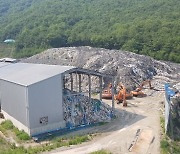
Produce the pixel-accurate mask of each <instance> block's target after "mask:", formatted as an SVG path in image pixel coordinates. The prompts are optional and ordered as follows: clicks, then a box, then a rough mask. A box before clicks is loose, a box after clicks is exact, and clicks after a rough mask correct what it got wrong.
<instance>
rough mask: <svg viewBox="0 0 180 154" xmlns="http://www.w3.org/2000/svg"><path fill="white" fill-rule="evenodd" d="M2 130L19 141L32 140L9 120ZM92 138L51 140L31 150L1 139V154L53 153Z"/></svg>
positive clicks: (79, 137) (2, 125) (0, 125)
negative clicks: (57, 149)
mask: <svg viewBox="0 0 180 154" xmlns="http://www.w3.org/2000/svg"><path fill="white" fill-rule="evenodd" d="M0 130H3V133H4V132H5V133H7V134H8V131H11V132H13V133H14V134H15V135H16V137H17V138H18V139H19V140H22V141H26V140H29V139H30V137H29V136H28V134H26V133H25V132H24V131H19V130H18V129H17V128H16V127H14V126H13V124H12V122H11V121H9V120H6V121H4V122H2V123H1V124H0ZM10 134H11V133H10ZM91 138H92V137H91V135H82V136H72V137H66V138H62V137H56V138H54V139H50V140H49V141H48V142H47V143H46V144H43V145H40V146H37V147H29V148H24V147H16V146H15V145H14V144H13V145H10V144H9V143H7V142H6V141H4V139H1V138H0V154H15V153H16V154H37V153H41V152H45V151H51V150H53V149H56V148H59V147H63V146H70V145H77V144H81V143H83V142H87V141H89V140H90V139H91ZM1 143H2V144H1ZM1 149H3V150H1Z"/></svg>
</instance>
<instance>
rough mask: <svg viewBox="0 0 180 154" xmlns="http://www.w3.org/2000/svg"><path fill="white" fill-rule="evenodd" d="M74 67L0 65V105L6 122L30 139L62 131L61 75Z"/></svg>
mask: <svg viewBox="0 0 180 154" xmlns="http://www.w3.org/2000/svg"><path fill="white" fill-rule="evenodd" d="M73 68H74V67H72V66H58V65H43V64H27V63H15V64H9V63H0V103H1V110H2V113H3V114H4V116H5V119H9V120H11V121H12V122H13V124H14V125H15V126H16V127H18V128H19V129H21V130H24V131H25V132H27V133H28V134H29V135H31V136H34V135H37V134H41V133H43V132H47V131H51V130H56V129H59V128H64V127H65V121H64V120H63V108H62V102H63V98H62V95H63V94H62V93H63V92H62V89H63V78H62V74H63V73H65V72H66V71H68V70H71V69H73Z"/></svg>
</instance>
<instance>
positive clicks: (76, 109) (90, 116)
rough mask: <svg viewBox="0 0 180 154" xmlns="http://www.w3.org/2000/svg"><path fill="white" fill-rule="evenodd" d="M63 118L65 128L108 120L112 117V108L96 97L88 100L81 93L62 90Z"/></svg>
mask: <svg viewBox="0 0 180 154" xmlns="http://www.w3.org/2000/svg"><path fill="white" fill-rule="evenodd" d="M63 110H64V120H65V121H66V127H67V128H74V127H78V126H82V125H90V124H94V123H99V122H108V121H110V120H111V117H112V108H111V107H110V106H109V105H107V104H105V103H103V102H102V101H100V100H97V99H91V101H90V100H89V97H88V96H85V95H83V94H82V93H76V92H73V93H72V92H71V91H70V90H68V89H65V90H64V104H63Z"/></svg>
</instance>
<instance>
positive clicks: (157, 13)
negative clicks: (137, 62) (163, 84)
mask: <svg viewBox="0 0 180 154" xmlns="http://www.w3.org/2000/svg"><path fill="white" fill-rule="evenodd" d="M179 8H180V0H0V27H1V28H0V41H1V42H2V41H3V40H5V39H8V38H11V39H15V40H16V52H15V55H19V56H27V55H32V54H34V53H36V52H39V51H41V49H45V48H49V47H62V46H83V45H88V46H95V47H104V48H108V49H123V50H128V51H132V52H135V53H139V54H145V55H150V56H152V57H155V58H156V59H163V60H170V61H174V62H180V9H179Z"/></svg>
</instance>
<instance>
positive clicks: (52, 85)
mask: <svg viewBox="0 0 180 154" xmlns="http://www.w3.org/2000/svg"><path fill="white" fill-rule="evenodd" d="M61 82H62V81H61V75H56V76H54V77H51V78H49V79H46V80H43V81H41V82H38V83H36V84H33V85H30V86H29V87H28V102H29V124H30V129H31V133H32V134H39V133H43V132H45V131H50V130H55V129H56V128H60V127H65V123H64V120H63V108H62V83H61Z"/></svg>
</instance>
